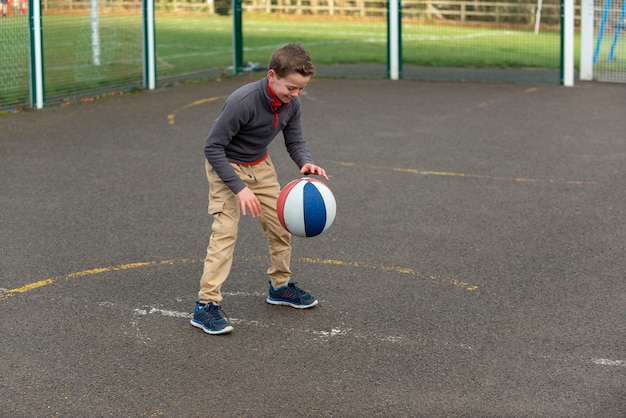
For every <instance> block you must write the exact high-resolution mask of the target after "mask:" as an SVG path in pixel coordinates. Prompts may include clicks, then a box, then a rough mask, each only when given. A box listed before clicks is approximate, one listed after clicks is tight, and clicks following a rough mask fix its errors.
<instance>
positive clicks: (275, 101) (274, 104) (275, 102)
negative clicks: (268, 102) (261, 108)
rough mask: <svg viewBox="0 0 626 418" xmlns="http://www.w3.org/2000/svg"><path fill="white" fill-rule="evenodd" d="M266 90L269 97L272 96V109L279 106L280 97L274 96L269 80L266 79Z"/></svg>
mask: <svg viewBox="0 0 626 418" xmlns="http://www.w3.org/2000/svg"><path fill="white" fill-rule="evenodd" d="M267 90H268V91H269V92H270V97H271V98H272V109H276V108H279V107H281V106H282V105H283V102H281V101H280V99H279V98H278V97H276V93H274V90H272V87H271V86H270V81H269V80H267Z"/></svg>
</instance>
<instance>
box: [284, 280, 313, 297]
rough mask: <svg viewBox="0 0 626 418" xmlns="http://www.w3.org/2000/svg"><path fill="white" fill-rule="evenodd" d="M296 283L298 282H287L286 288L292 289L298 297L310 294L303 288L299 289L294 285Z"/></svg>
mask: <svg viewBox="0 0 626 418" xmlns="http://www.w3.org/2000/svg"><path fill="white" fill-rule="evenodd" d="M296 283H298V282H292V283H289V286H288V288H289V289H290V290H293V291H294V292H296V294H297V295H298V296H300V297H306V296H310V295H309V293H308V292H306V291H305V290H302V289H300V288H299V287H298V286H296Z"/></svg>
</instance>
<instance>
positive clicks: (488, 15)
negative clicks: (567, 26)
mask: <svg viewBox="0 0 626 418" xmlns="http://www.w3.org/2000/svg"><path fill="white" fill-rule="evenodd" d="M401 3H402V16H403V18H404V19H408V20H424V21H428V22H435V21H452V22H459V23H468V22H483V23H485V22H490V23H496V24H499V23H508V24H522V25H525V24H533V23H534V21H535V18H536V14H537V4H536V3H528V2H517V1H489V0H403V1H402V2H401ZM542 3H543V4H542V6H541V15H542V16H541V18H542V22H543V23H544V24H547V25H550V24H554V25H557V24H558V23H559V19H560V4H559V1H558V0H550V1H543V2H542ZM42 4H43V8H44V10H47V11H51V10H52V9H51V8H52V7H55V8H62V9H61V10H73V11H88V10H90V8H91V2H90V0H66V1H62V2H59V1H57V0H54V1H49V2H48V0H43V3H42ZM99 7H100V8H102V9H106V8H112V9H115V10H116V11H119V10H123V9H129V10H130V9H135V10H136V9H140V8H141V0H111V1H108V2H106V3H102V4H101V6H99ZM230 8H231V6H230V0H208V1H205V0H156V1H155V11H156V12H162V13H163V12H164V13H167V12H175V13H181V12H183V13H184V12H189V13H202V12H206V13H210V14H229V13H230ZM242 8H243V10H244V11H245V12H249V13H257V14H258V13H260V14H273V13H279V14H291V15H300V16H338V17H340V16H354V17H360V18H368V17H371V18H383V17H385V16H386V14H387V3H386V2H385V1H380V0H244V1H243V3H242ZM576 15H577V16H578V15H579V13H576Z"/></svg>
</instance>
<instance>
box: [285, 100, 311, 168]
mask: <svg viewBox="0 0 626 418" xmlns="http://www.w3.org/2000/svg"><path fill="white" fill-rule="evenodd" d="M290 105H292V106H294V109H293V112H294V113H293V115H292V117H291V119H290V120H289V122H288V123H287V125H286V126H285V127H284V128H283V136H284V138H285V147H286V148H287V152H288V153H289V156H290V157H291V159H292V160H293V161H294V162H295V163H296V165H297V166H298V168H302V166H303V165H304V164H306V163H311V164H312V163H313V157H312V156H311V151H310V150H309V147H308V146H307V144H306V141H305V140H304V137H303V131H302V121H301V119H300V116H301V110H300V100H299V99H297V100H294V101H292V102H291V103H290Z"/></svg>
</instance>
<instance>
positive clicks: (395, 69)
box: [389, 0, 400, 80]
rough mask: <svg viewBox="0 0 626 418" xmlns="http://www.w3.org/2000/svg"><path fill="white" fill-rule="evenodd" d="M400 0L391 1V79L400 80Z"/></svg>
mask: <svg viewBox="0 0 626 418" xmlns="http://www.w3.org/2000/svg"><path fill="white" fill-rule="evenodd" d="M398 4H399V0H389V78H390V79H392V80H398V79H399V78H400V36H399V34H400V22H399V21H398V14H399V13H398V12H399V5H398Z"/></svg>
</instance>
